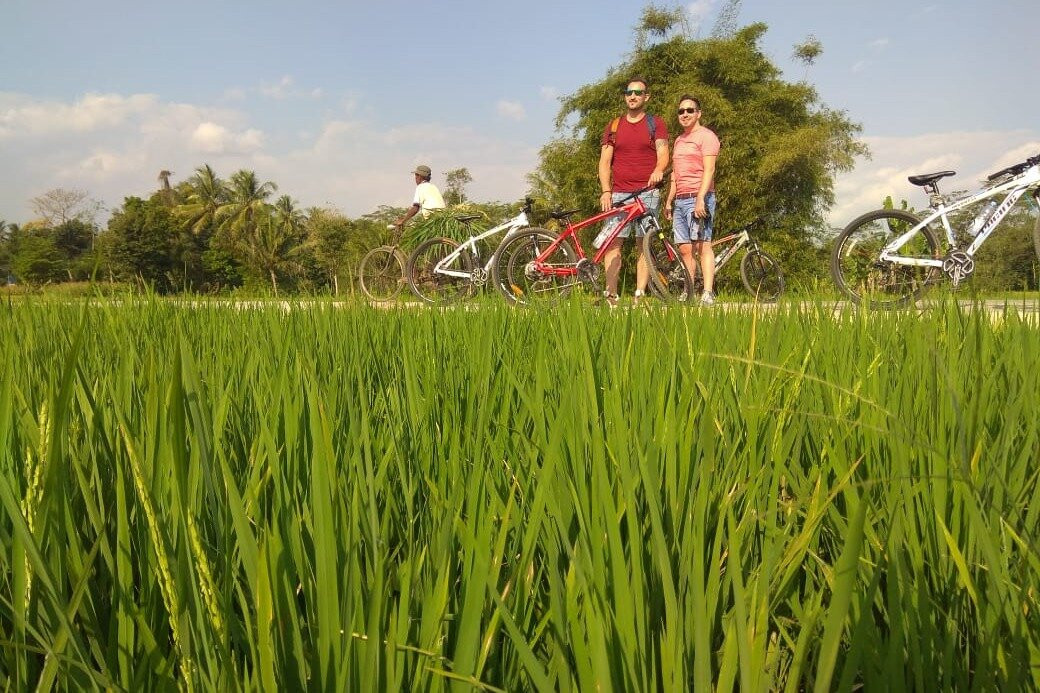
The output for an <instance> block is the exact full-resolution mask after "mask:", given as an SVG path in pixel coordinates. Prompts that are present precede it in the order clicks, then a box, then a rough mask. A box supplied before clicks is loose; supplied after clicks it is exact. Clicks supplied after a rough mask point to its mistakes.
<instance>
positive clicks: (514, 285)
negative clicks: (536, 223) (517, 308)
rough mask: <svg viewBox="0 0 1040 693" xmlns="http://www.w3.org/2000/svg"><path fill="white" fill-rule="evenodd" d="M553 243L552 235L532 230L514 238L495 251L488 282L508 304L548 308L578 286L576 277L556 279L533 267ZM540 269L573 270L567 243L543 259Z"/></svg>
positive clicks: (574, 264) (572, 256) (574, 259)
mask: <svg viewBox="0 0 1040 693" xmlns="http://www.w3.org/2000/svg"><path fill="white" fill-rule="evenodd" d="M555 240H556V234H554V233H553V232H551V231H547V230H546V229H538V228H532V229H528V230H526V231H522V232H521V233H518V234H516V235H515V236H513V237H512V238H510V239H509V240H508V241H506V242H505V243H503V244H502V246H501V247H500V248H499V249H498V253H496V255H495V261H494V264H493V265H492V279H493V281H494V284H495V287H496V288H498V290H499V293H501V294H502V295H503V296H505V298H506V300H507V301H509V303H513V304H519V305H539V306H544V305H552V304H554V303H557V302H559V301H560V300H561V299H563V298H564V297H565V296H567V295H568V294H569V293H570V292H571V289H572V288H573V287H575V286H577V285H579V284H580V283H581V280H580V279H579V278H578V276H577V274H572V275H568V276H564V277H560V276H556V275H553V274H548V273H546V272H543V271H540V270H539V269H538V268H537V267H535V266H534V260H535V259H536V258H537V257H538V256H539V255H541V254H542V253H543V252H545V250H546V249H547V248H548V247H549V246H550V245H552V243H553V242H554V241H555ZM543 267H552V268H556V269H566V268H570V269H576V267H577V256H576V254H575V252H574V248H572V247H571V244H570V243H569V242H568V241H564V242H563V243H560V244H559V245H558V246H557V247H556V249H555V250H554V251H553V254H552V255H550V256H549V257H547V258H545V260H544V262H543Z"/></svg>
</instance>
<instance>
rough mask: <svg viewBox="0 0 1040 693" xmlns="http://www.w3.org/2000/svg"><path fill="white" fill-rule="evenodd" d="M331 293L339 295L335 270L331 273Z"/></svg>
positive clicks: (337, 277)
mask: <svg viewBox="0 0 1040 693" xmlns="http://www.w3.org/2000/svg"><path fill="white" fill-rule="evenodd" d="M332 295H333V296H339V274H338V273H337V272H333V273H332Z"/></svg>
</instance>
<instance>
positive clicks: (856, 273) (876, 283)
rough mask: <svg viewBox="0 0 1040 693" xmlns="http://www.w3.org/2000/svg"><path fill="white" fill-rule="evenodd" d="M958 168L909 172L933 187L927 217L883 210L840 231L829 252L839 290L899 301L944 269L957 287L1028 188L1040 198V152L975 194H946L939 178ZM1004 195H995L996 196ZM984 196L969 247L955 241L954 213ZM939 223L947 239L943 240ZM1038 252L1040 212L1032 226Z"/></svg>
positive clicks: (874, 300)
mask: <svg viewBox="0 0 1040 693" xmlns="http://www.w3.org/2000/svg"><path fill="white" fill-rule="evenodd" d="M953 175H955V172H954V171H939V172H937V173H927V174H924V175H920V176H910V177H909V178H908V180H909V181H910V183H911V184H913V185H917V186H920V187H922V188H924V190H925V192H927V193H928V198H929V211H928V213H927V214H926V215H925V216H924V218H923V219H922V218H918V217H917V216H915V215H914V214H911V213H910V212H907V211H903V210H899V209H878V210H875V211H873V212H867V213H866V214H864V215H862V216H860V217H858V218H857V219H855V220H854V221H853V222H852V223H850V224H849V225H848V226H847V227H845V230H844V231H842V233H841V235H839V236H838V238H837V240H836V241H835V244H834V250H833V252H832V254H831V274H832V275H833V277H834V283H835V284H837V286H838V289H839V290H840V291H841V292H842V293H843V294H845V295H846V296H847V297H848V298H849V299H850V300H851V301H852V302H853V303H864V304H867V305H870V306H872V307H875V308H896V307H899V306H903V305H906V304H907V303H909V302H910V301H912V300H914V299H916V298H917V297H919V296H920V295H921V294H922V293H923V292H924V291H925V289H926V288H927V287H928V286H929V285H930V284H933V283H936V282H938V281H940V280H941V279H942V278H943V277H944V276H945V277H946V278H947V279H948V280H949V281H950V282H951V283H952V284H953V286H954V287H956V286H958V285H960V283H961V282H962V281H964V280H965V279H967V278H968V277H970V276H971V274H972V272H974V270H975V253H976V252H977V251H978V250H979V248H980V247H982V244H983V243H985V242H986V239H987V238H989V237H990V236H991V235H992V234H993V231H994V230H995V229H996V228H997V226H998V225H999V224H1000V222H1001V220H1002V219H1004V217H1005V216H1007V214H1008V212H1010V211H1011V209H1012V207H1014V206H1015V204H1016V203H1017V202H1018V200H1019V198H1021V197H1022V195H1024V194H1025V193H1026V192H1029V193H1030V194H1031V195H1032V197H1033V198H1034V199H1035V200H1036V201H1037V203H1038V204H1040V155H1037V156H1033V157H1029V158H1028V159H1026V160H1025V161H1023V162H1021V163H1018V164H1015V165H1014V166H1008V167H1007V168H1005V169H1003V170H1000V171H997V172H996V173H994V174H992V175H991V176H989V177H988V178H987V179H986V183H985V185H983V187H982V189H981V190H979V191H978V192H975V193H969V194H965V195H962V196H959V197H956V198H952V199H951V198H948V197H947V196H945V195H942V194H940V193H939V185H938V182H939V181H940V180H941V179H943V178H946V177H947V176H953ZM1000 196H1003V197H1002V199H1001V200H1000V201H999V203H998V202H997V199H996V198H998V197H1000ZM982 201H987V202H986V204H985V205H984V206H983V208H982V209H981V210H980V211H978V212H977V213H976V215H975V217H974V221H973V222H972V225H971V228H970V229H968V230H967V233H961V234H959V237H960V238H961V239H965V238H966V239H969V240H970V242H969V243H968V244H967V246H966V247H962V245H961V243H960V242H959V241H958V235H955V234H954V230H953V227H952V226H951V224H950V219H949V215H950V214H953V213H956V212H959V211H962V210H965V209H966V208H968V207H970V206H972V205H975V204H977V203H979V202H982ZM939 226H941V227H942V231H944V232H945V233H944V234H943V235H944V236H945V246H942V245H940V241H939V238H940V234H939V233H937V231H938V229H937V227H939ZM1033 245H1034V247H1035V250H1036V253H1037V256H1038V257H1040V219H1038V221H1037V225H1036V227H1035V228H1034V230H1033Z"/></svg>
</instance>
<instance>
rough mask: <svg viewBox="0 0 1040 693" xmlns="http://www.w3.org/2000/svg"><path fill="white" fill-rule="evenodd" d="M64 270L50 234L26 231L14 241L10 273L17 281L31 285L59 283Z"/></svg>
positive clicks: (60, 255) (63, 264)
mask: <svg viewBox="0 0 1040 693" xmlns="http://www.w3.org/2000/svg"><path fill="white" fill-rule="evenodd" d="M66 268H67V263H66V262H65V261H64V259H63V258H62V254H61V253H60V252H59V250H58V247H57V245H56V244H55V242H54V236H53V235H52V234H51V233H48V232H46V231H43V232H41V231H27V232H25V233H23V234H20V237H19V238H18V239H17V240H16V242H15V245H14V252H13V254H12V257H11V272H13V273H14V276H15V277H16V278H17V279H18V281H22V282H26V283H28V284H31V285H39V284H45V283H47V282H52V281H61V280H62V279H63V278H64V276H65V272H66Z"/></svg>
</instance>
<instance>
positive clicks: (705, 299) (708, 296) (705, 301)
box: [701, 291, 715, 306]
mask: <svg viewBox="0 0 1040 693" xmlns="http://www.w3.org/2000/svg"><path fill="white" fill-rule="evenodd" d="M701 305H702V306H713V305H715V294H713V293H711V292H710V291H705V292H704V293H703V294H701Z"/></svg>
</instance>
